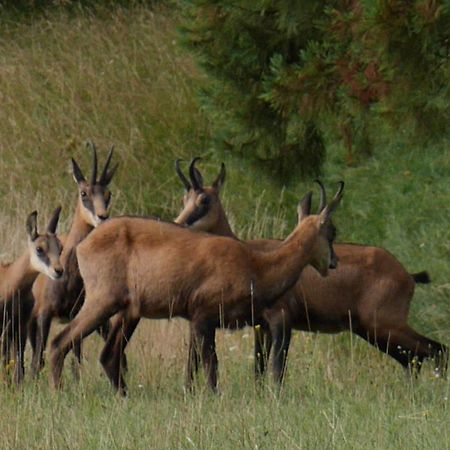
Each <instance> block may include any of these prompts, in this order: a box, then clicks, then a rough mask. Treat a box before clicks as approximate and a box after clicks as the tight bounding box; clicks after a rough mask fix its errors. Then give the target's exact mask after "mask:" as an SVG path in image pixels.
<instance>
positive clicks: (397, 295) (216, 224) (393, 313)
mask: <svg viewBox="0 0 450 450" xmlns="http://www.w3.org/2000/svg"><path fill="white" fill-rule="evenodd" d="M198 159H199V158H195V159H194V160H193V161H192V163H191V165H190V168H189V175H190V181H189V180H188V179H187V178H186V176H185V175H184V174H183V172H182V171H181V169H180V166H179V161H177V163H176V171H177V174H178V176H179V177H180V179H181V181H182V182H183V185H184V187H185V190H186V193H185V195H184V209H183V211H182V212H181V213H180V214H179V216H178V218H177V219H176V220H175V222H176V223H179V224H185V225H187V226H189V227H190V228H192V229H197V230H202V231H207V232H210V233H213V234H217V235H222V236H230V237H234V238H235V239H237V238H236V236H235V235H234V233H233V232H232V230H231V227H230V225H229V223H228V220H227V217H226V214H225V211H224V209H223V207H222V203H221V201H220V189H221V187H222V185H223V183H224V181H225V166H224V165H223V164H222V167H221V170H220V174H219V176H218V177H217V179H216V180H215V181H214V183H213V184H212V185H211V186H209V187H204V186H203V179H202V176H201V174H200V172H199V171H198V169H197V168H196V167H195V163H196V161H197V160H198ZM319 185H320V188H321V201H320V206H319V212H320V211H322V210H323V208H324V206H325V204H326V194H325V189H324V187H323V185H322V184H321V183H320V182H319ZM331 228H332V226H331ZM246 245H248V246H249V247H250V248H252V249H261V250H266V249H273V248H274V247H277V246H278V245H280V241H277V240H269V239H259V240H253V241H247V242H246ZM334 249H335V251H336V254H337V257H338V260H339V268H338V269H337V270H333V271H331V273H330V275H329V276H328V277H326V278H323V277H321V276H319V275H318V274H317V272H316V271H315V270H314V269H312V268H311V267H306V268H305V270H304V271H303V272H302V274H301V276H300V278H299V280H298V282H297V283H296V285H295V286H294V288H293V289H292V290H291V291H290V292H288V293H286V294H285V295H284V296H283V298H281V299H280V300H279V301H278V302H276V303H275V305H273V306H272V307H271V308H270V309H267V310H266V311H265V312H264V314H263V317H264V319H265V320H263V321H262V322H261V323H260V326H259V327H256V328H255V369H256V374H257V376H258V375H261V374H262V373H263V372H264V371H265V368H266V363H267V359H268V357H269V354H270V350H271V347H272V341H273V344H274V347H275V349H274V358H273V372H274V378H275V380H277V381H278V382H281V381H282V379H283V374H284V370H285V363H286V357H287V353H288V349H289V342H290V337H291V330H292V329H297V330H302V331H320V332H324V333H339V332H341V331H352V332H353V333H356V334H357V335H358V336H360V337H361V338H363V339H365V340H366V341H368V342H369V343H370V344H372V345H374V346H375V347H377V348H378V349H379V350H380V351H382V352H384V353H387V354H388V355H390V356H391V357H392V358H394V359H395V360H396V361H398V362H399V363H400V364H401V365H402V366H403V367H405V368H407V369H411V368H413V367H412V366H415V367H414V369H415V370H419V369H420V366H421V364H422V361H423V360H424V359H425V358H434V359H435V362H436V365H437V366H436V367H437V369H438V370H440V371H442V372H445V369H446V367H447V357H448V350H447V347H446V346H445V345H443V344H441V343H439V342H436V341H434V340H431V339H429V338H427V337H425V336H422V335H420V334H419V333H417V332H416V331H415V330H413V329H412V328H411V327H410V326H409V325H408V323H407V322H408V313H409V305H410V302H411V299H412V297H413V294H414V287H415V283H428V282H429V278H428V274H427V273H426V272H421V273H417V274H409V273H408V272H407V271H406V270H405V269H404V268H403V266H402V265H401V264H400V262H399V261H398V260H397V259H396V258H395V257H394V256H393V255H391V254H390V253H389V252H388V251H386V250H384V249H382V248H378V247H370V246H364V245H350V244H335V245H334Z"/></svg>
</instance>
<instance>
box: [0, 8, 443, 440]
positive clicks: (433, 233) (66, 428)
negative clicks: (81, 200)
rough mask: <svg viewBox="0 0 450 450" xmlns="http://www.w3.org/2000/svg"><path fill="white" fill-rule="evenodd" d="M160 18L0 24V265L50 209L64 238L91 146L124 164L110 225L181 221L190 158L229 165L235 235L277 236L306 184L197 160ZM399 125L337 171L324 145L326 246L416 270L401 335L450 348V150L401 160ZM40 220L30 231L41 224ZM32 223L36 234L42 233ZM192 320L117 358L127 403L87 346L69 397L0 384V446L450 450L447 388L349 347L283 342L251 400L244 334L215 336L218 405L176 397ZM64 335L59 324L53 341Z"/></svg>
mask: <svg viewBox="0 0 450 450" xmlns="http://www.w3.org/2000/svg"><path fill="white" fill-rule="evenodd" d="M177 22H178V18H177V15H176V13H174V12H173V11H167V10H164V9H155V10H150V9H148V8H146V7H144V6H139V5H135V6H132V7H129V8H122V7H114V8H112V7H108V8H106V7H105V8H102V7H99V8H98V9H97V10H96V11H95V12H94V11H93V10H77V11H71V12H70V13H69V12H67V11H66V10H61V9H57V8H56V9H54V10H52V11H49V12H48V13H47V14H45V15H44V14H41V15H35V16H14V15H11V14H10V13H8V12H5V11H3V10H0V23H1V28H0V258H1V259H2V261H4V262H6V261H10V260H12V259H13V258H15V257H16V256H17V255H19V254H20V252H21V251H23V249H24V247H25V236H26V235H25V219H26V216H27V214H28V213H29V212H31V211H32V210H33V209H38V211H39V212H40V213H41V214H42V216H43V217H45V218H47V217H48V215H49V214H50V212H51V211H52V210H53V209H54V208H55V207H56V205H58V204H59V203H61V204H63V206H64V209H63V221H62V229H63V230H68V228H69V226H70V221H71V216H72V214H73V210H74V207H75V200H76V189H75V184H74V182H73V180H72V176H71V173H70V164H69V159H70V157H74V158H76V159H77V161H79V163H80V165H81V167H82V168H83V170H84V171H85V172H88V171H90V154H89V152H88V150H87V149H86V148H85V145H84V142H85V141H86V139H88V138H89V139H92V140H94V142H96V144H97V146H98V148H99V151H100V153H101V157H103V158H105V155H106V152H107V149H109V147H110V146H111V145H112V144H114V145H115V148H116V154H115V160H116V161H119V162H120V168H119V171H118V173H117V176H116V177H115V179H114V182H113V183H112V192H113V207H112V208H113V210H112V211H113V214H114V215H119V214H122V213H125V212H127V213H132V214H148V215H157V216H161V217H162V218H165V219H171V218H173V217H175V216H176V214H177V212H178V211H179V208H180V205H181V196H182V194H183V189H182V186H181V183H180V182H179V180H178V178H177V177H176V175H175V171H174V167H173V164H174V160H175V159H176V158H179V157H182V158H184V159H186V160H188V159H189V158H191V157H192V156H195V155H200V156H202V157H204V162H203V163H202V165H201V168H202V169H203V173H204V175H205V177H206V179H207V180H212V179H213V178H214V177H215V176H216V173H217V171H218V170H219V165H220V162H221V161H222V160H223V161H225V163H226V165H227V171H228V175H227V182H226V185H225V188H224V192H223V199H224V204H225V206H226V209H227V211H229V216H230V221H231V223H232V225H233V228H234V229H235V231H236V233H237V234H238V235H239V236H241V237H243V238H250V237H252V238H255V237H262V236H264V237H283V236H286V235H287V234H288V233H289V231H290V230H291V229H292V226H293V224H294V223H295V220H296V217H295V211H296V203H297V201H298V199H299V198H300V197H301V196H303V194H304V193H305V192H306V191H307V190H309V189H311V188H312V187H313V186H314V185H313V183H312V179H300V178H299V179H297V180H296V181H295V182H291V183H290V184H289V185H288V186H283V183H281V182H280V181H276V180H272V179H271V178H270V177H268V176H267V175H266V174H264V173H261V172H259V171H257V169H256V168H255V167H252V166H251V165H250V164H249V163H246V162H243V161H241V160H238V159H235V158H233V157H232V155H222V157H219V156H218V155H217V153H214V152H213V151H212V150H211V149H210V148H209V147H208V138H209V121H208V117H206V116H205V114H204V113H203V112H202V110H201V108H200V106H199V103H198V101H197V98H196V91H197V89H198V88H199V87H201V86H202V83H204V82H205V80H204V78H203V75H202V74H201V72H200V71H199V70H198V69H197V68H196V66H195V64H194V62H193V61H192V59H191V58H190V56H189V54H187V53H186V52H185V51H184V50H183V49H182V48H181V47H180V46H179V43H178V40H177ZM407 134H408V129H407V127H406V126H405V129H399V130H397V133H395V134H393V133H392V132H391V133H386V134H380V135H379V136H378V137H377V146H376V153H375V156H374V157H372V158H371V159H369V160H367V161H365V162H363V163H362V164H360V165H359V166H357V167H351V168H350V167H347V166H346V164H345V157H344V153H343V150H342V149H341V148H340V147H339V145H338V144H330V146H329V155H328V158H327V162H326V165H325V167H324V173H323V176H322V179H323V181H324V182H325V183H326V185H327V186H329V189H334V186H336V182H337V181H338V180H340V179H343V180H345V181H346V193H345V198H344V200H343V203H342V205H341V207H340V209H339V211H338V213H337V214H336V224H337V226H338V233H339V234H338V241H341V242H358V243H365V244H372V245H378V246H382V247H385V248H387V249H389V250H390V251H391V252H392V253H393V254H395V255H396V256H397V257H398V258H399V260H400V261H401V262H402V263H404V264H405V266H406V267H407V269H408V270H409V271H411V272H414V271H420V270H425V269H426V270H428V271H429V273H430V275H431V278H432V284H431V285H428V286H419V287H418V288H417V290H416V295H415V298H414V302H413V303H412V305H411V317H410V323H411V324H412V325H413V326H414V327H416V328H417V329H418V331H420V332H422V333H424V334H426V335H428V336H430V337H432V338H434V339H438V340H441V341H442V342H444V343H447V344H450V283H449V262H450V229H449V223H450V209H449V200H450V152H449V151H448V146H447V142H443V141H440V142H439V143H436V144H433V145H431V144H430V145H428V146H426V147H422V146H419V145H417V146H416V147H413V148H411V147H410V146H408V145H406V144H404V142H405V139H404V136H405V135H407ZM41 220H43V218H42V217H41ZM41 223H44V222H43V221H42V222H41ZM186 325H187V324H186V323H185V322H184V321H182V320H172V321H142V322H141V324H140V326H139V328H138V330H137V332H136V334H135V336H134V338H133V340H132V342H131V344H130V346H129V347H128V355H129V365H130V371H129V375H128V381H129V392H130V396H129V398H128V399H125V400H124V399H121V398H118V397H117V396H115V395H114V394H113V392H112V389H111V388H110V386H109V384H108V382H107V380H106V378H105V376H104V375H103V373H102V369H101V367H100V364H99V362H98V356H99V353H100V349H101V343H100V340H99V338H98V337H96V336H93V337H91V338H89V339H88V340H86V344H85V349H86V350H85V354H86V361H85V364H84V367H83V368H82V376H81V379H80V381H79V382H78V383H77V382H75V381H74V378H73V376H72V374H71V357H70V356H69V357H68V358H67V360H66V366H65V385H64V388H63V390H62V391H61V392H54V391H53V390H52V389H51V387H50V384H49V379H48V375H49V372H48V369H45V370H44V372H43V374H42V376H41V378H40V379H39V380H38V381H37V382H32V381H31V380H28V379H27V380H26V382H25V385H24V386H23V388H22V389H20V390H17V389H14V388H11V387H10V386H9V385H8V382H7V377H5V376H4V375H3V376H2V378H1V380H2V383H1V384H0V439H1V443H0V446H1V447H2V448H20V449H22V448H40V449H44V448H45V449H46V448H55V449H61V448H77V449H93V448H95V449H100V448H104V449H111V448H127V449H136V448H164V449H175V448H183V449H184V448H186V449H215V448H223V449H228V448H229V449H236V448H245V449H247V448H248V449H250V448H251V449H273V448H279V449H295V448H299V449H328V448H330V449H331V448H345V449H347V448H352V449H353V448H355V449H360V448H365V449H400V448H411V449H415V448H427V449H428V448H429V449H442V448H448V447H449V445H450V444H449V442H450V428H449V427H448V417H449V412H450V411H449V409H450V408H449V402H450V400H449V397H450V382H449V380H443V379H436V378H435V377H434V376H433V367H432V364H428V365H426V367H425V368H424V371H423V373H422V375H421V376H420V377H419V378H417V379H409V378H407V377H405V375H404V373H403V370H402V369H401V367H400V366H398V365H397V364H396V363H394V362H392V360H391V359H390V358H388V357H386V356H385V355H382V354H380V353H379V352H377V351H376V350H374V349H373V348H371V347H370V346H368V344H366V343H365V342H363V341H361V340H360V339H358V338H357V337H355V336H351V335H350V334H341V335H336V336H324V335H315V334H314V335H313V334H307V333H295V335H294V338H293V340H292V347H291V351H290V359H289V367H288V374H287V379H286V383H285V386H284V388H283V390H282V391H281V392H278V391H277V389H276V388H275V386H274V385H273V384H272V383H270V382H269V383H267V385H266V386H264V387H263V388H261V389H258V388H257V387H256V386H255V384H254V382H253V376H252V373H253V372H252V365H253V359H252V358H253V356H252V352H253V350H252V348H253V336H252V332H251V330H250V329H245V330H242V331H240V332H236V333H229V332H227V331H222V332H219V333H218V350H219V362H220V373H219V383H220V391H221V395H218V396H214V395H212V394H210V393H209V391H208V390H207V389H206V388H205V383H204V380H201V381H200V382H199V386H198V389H197V392H196V393H195V394H194V395H192V394H186V393H185V392H184V390H183V382H184V365H185V360H186V358H187V326H186ZM59 327H60V326H54V330H57V329H59Z"/></svg>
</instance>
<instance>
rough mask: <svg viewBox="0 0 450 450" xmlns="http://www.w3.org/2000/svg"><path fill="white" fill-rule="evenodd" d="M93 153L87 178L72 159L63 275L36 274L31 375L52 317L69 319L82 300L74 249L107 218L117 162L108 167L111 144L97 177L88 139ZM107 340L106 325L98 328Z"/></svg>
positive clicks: (38, 367) (39, 360)
mask: <svg viewBox="0 0 450 450" xmlns="http://www.w3.org/2000/svg"><path fill="white" fill-rule="evenodd" d="M88 146H90V147H91V149H92V153H93V163H92V175H91V178H90V180H89V181H87V180H86V178H85V177H84V175H83V173H82V171H81V169H80V167H79V166H78V164H77V162H76V161H75V160H74V159H73V158H72V160H71V161H72V170H73V176H74V179H75V181H76V183H77V185H78V192H79V194H78V201H77V207H76V210H75V215H74V218H73V221H72V226H71V228H70V231H69V234H68V235H67V236H66V237H65V238H64V250H63V253H62V255H61V262H62V264H63V266H64V269H65V274H64V277H63V278H62V279H61V280H58V281H52V280H49V279H48V278H44V277H41V276H40V277H38V278H37V280H36V282H35V283H34V286H33V291H32V292H33V296H34V301H35V303H34V308H33V311H32V315H31V320H30V326H29V332H30V341H31V346H32V348H33V358H32V363H31V368H32V374H33V376H36V375H37V374H38V373H39V371H40V370H41V368H42V367H43V365H44V350H45V347H46V345H47V339H48V335H49V332H50V326H51V322H52V320H53V319H54V318H58V319H60V320H62V321H68V320H72V318H73V317H74V316H75V315H76V314H77V312H78V311H79V310H80V308H81V306H82V304H83V301H84V290H83V281H82V279H81V276H80V272H79V270H78V262H77V259H76V253H75V249H76V247H77V245H78V244H79V243H80V242H81V241H82V240H83V239H84V238H85V237H86V236H87V235H88V234H89V233H90V232H91V230H93V229H94V228H95V227H96V226H98V225H99V224H100V223H102V222H104V221H105V220H106V219H108V217H109V212H108V208H109V205H110V200H111V193H110V191H109V189H108V185H109V183H110V182H111V180H112V178H113V175H114V173H115V171H116V169H117V164H116V165H115V166H114V167H112V168H111V169H110V168H109V166H110V163H111V158H112V156H113V151H114V147H112V148H111V150H110V151H109V154H108V157H107V159H106V163H105V166H104V168H103V171H102V173H101V175H100V178H99V179H97V171H98V167H97V166H98V162H97V150H96V147H95V145H94V144H93V143H92V142H88ZM99 332H100V334H101V335H102V336H103V338H104V339H106V336H107V332H108V324H107V323H105V324H104V326H102V327H100V328H99ZM74 352H75V355H76V357H77V359H78V361H79V362H80V361H81V348H79V347H75V349H74Z"/></svg>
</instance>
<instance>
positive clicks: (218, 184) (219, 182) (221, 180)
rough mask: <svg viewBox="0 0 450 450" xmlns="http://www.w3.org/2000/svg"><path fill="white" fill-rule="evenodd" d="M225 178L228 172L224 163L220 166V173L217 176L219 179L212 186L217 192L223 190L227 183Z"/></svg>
mask: <svg viewBox="0 0 450 450" xmlns="http://www.w3.org/2000/svg"><path fill="white" fill-rule="evenodd" d="M225 176H226V170H225V164H224V163H222V164H221V166H220V173H219V175H217V178H216V179H215V180H214V183H213V184H212V185H213V187H214V188H216V189H217V190H220V189H222V186H223V183H225Z"/></svg>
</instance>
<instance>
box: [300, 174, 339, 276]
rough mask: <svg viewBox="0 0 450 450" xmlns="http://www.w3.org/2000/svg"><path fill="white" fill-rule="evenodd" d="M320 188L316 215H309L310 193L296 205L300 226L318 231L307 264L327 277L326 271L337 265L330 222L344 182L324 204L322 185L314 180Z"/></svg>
mask: <svg viewBox="0 0 450 450" xmlns="http://www.w3.org/2000/svg"><path fill="white" fill-rule="evenodd" d="M316 181H317V183H318V184H319V186H320V188H321V196H320V205H319V210H318V213H317V214H314V215H311V214H310V212H311V199H312V192H309V193H308V194H307V195H306V196H305V197H304V198H303V200H302V201H301V202H300V203H299V205H298V217H299V223H300V226H302V223H303V224H304V225H306V223H308V225H309V226H312V227H315V228H316V229H318V231H319V233H318V238H317V239H316V241H315V243H314V246H313V249H312V251H311V260H310V262H309V264H310V265H311V266H313V267H314V268H315V269H316V270H317V271H318V272H319V273H320V274H321V275H322V276H327V274H328V269H335V268H336V267H337V264H338V257H337V255H336V253H335V252H334V249H333V242H334V239H335V237H336V227H335V226H334V225H333V222H332V220H331V218H332V215H333V213H334V211H335V210H336V208H337V207H338V205H339V203H340V201H341V199H342V195H343V190H344V182H343V181H340V182H339V188H338V191H337V192H336V195H335V196H334V198H333V200H332V201H331V202H330V203H329V204H328V205H327V204H326V193H325V188H324V187H323V184H322V183H321V182H320V181H318V180H316Z"/></svg>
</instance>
